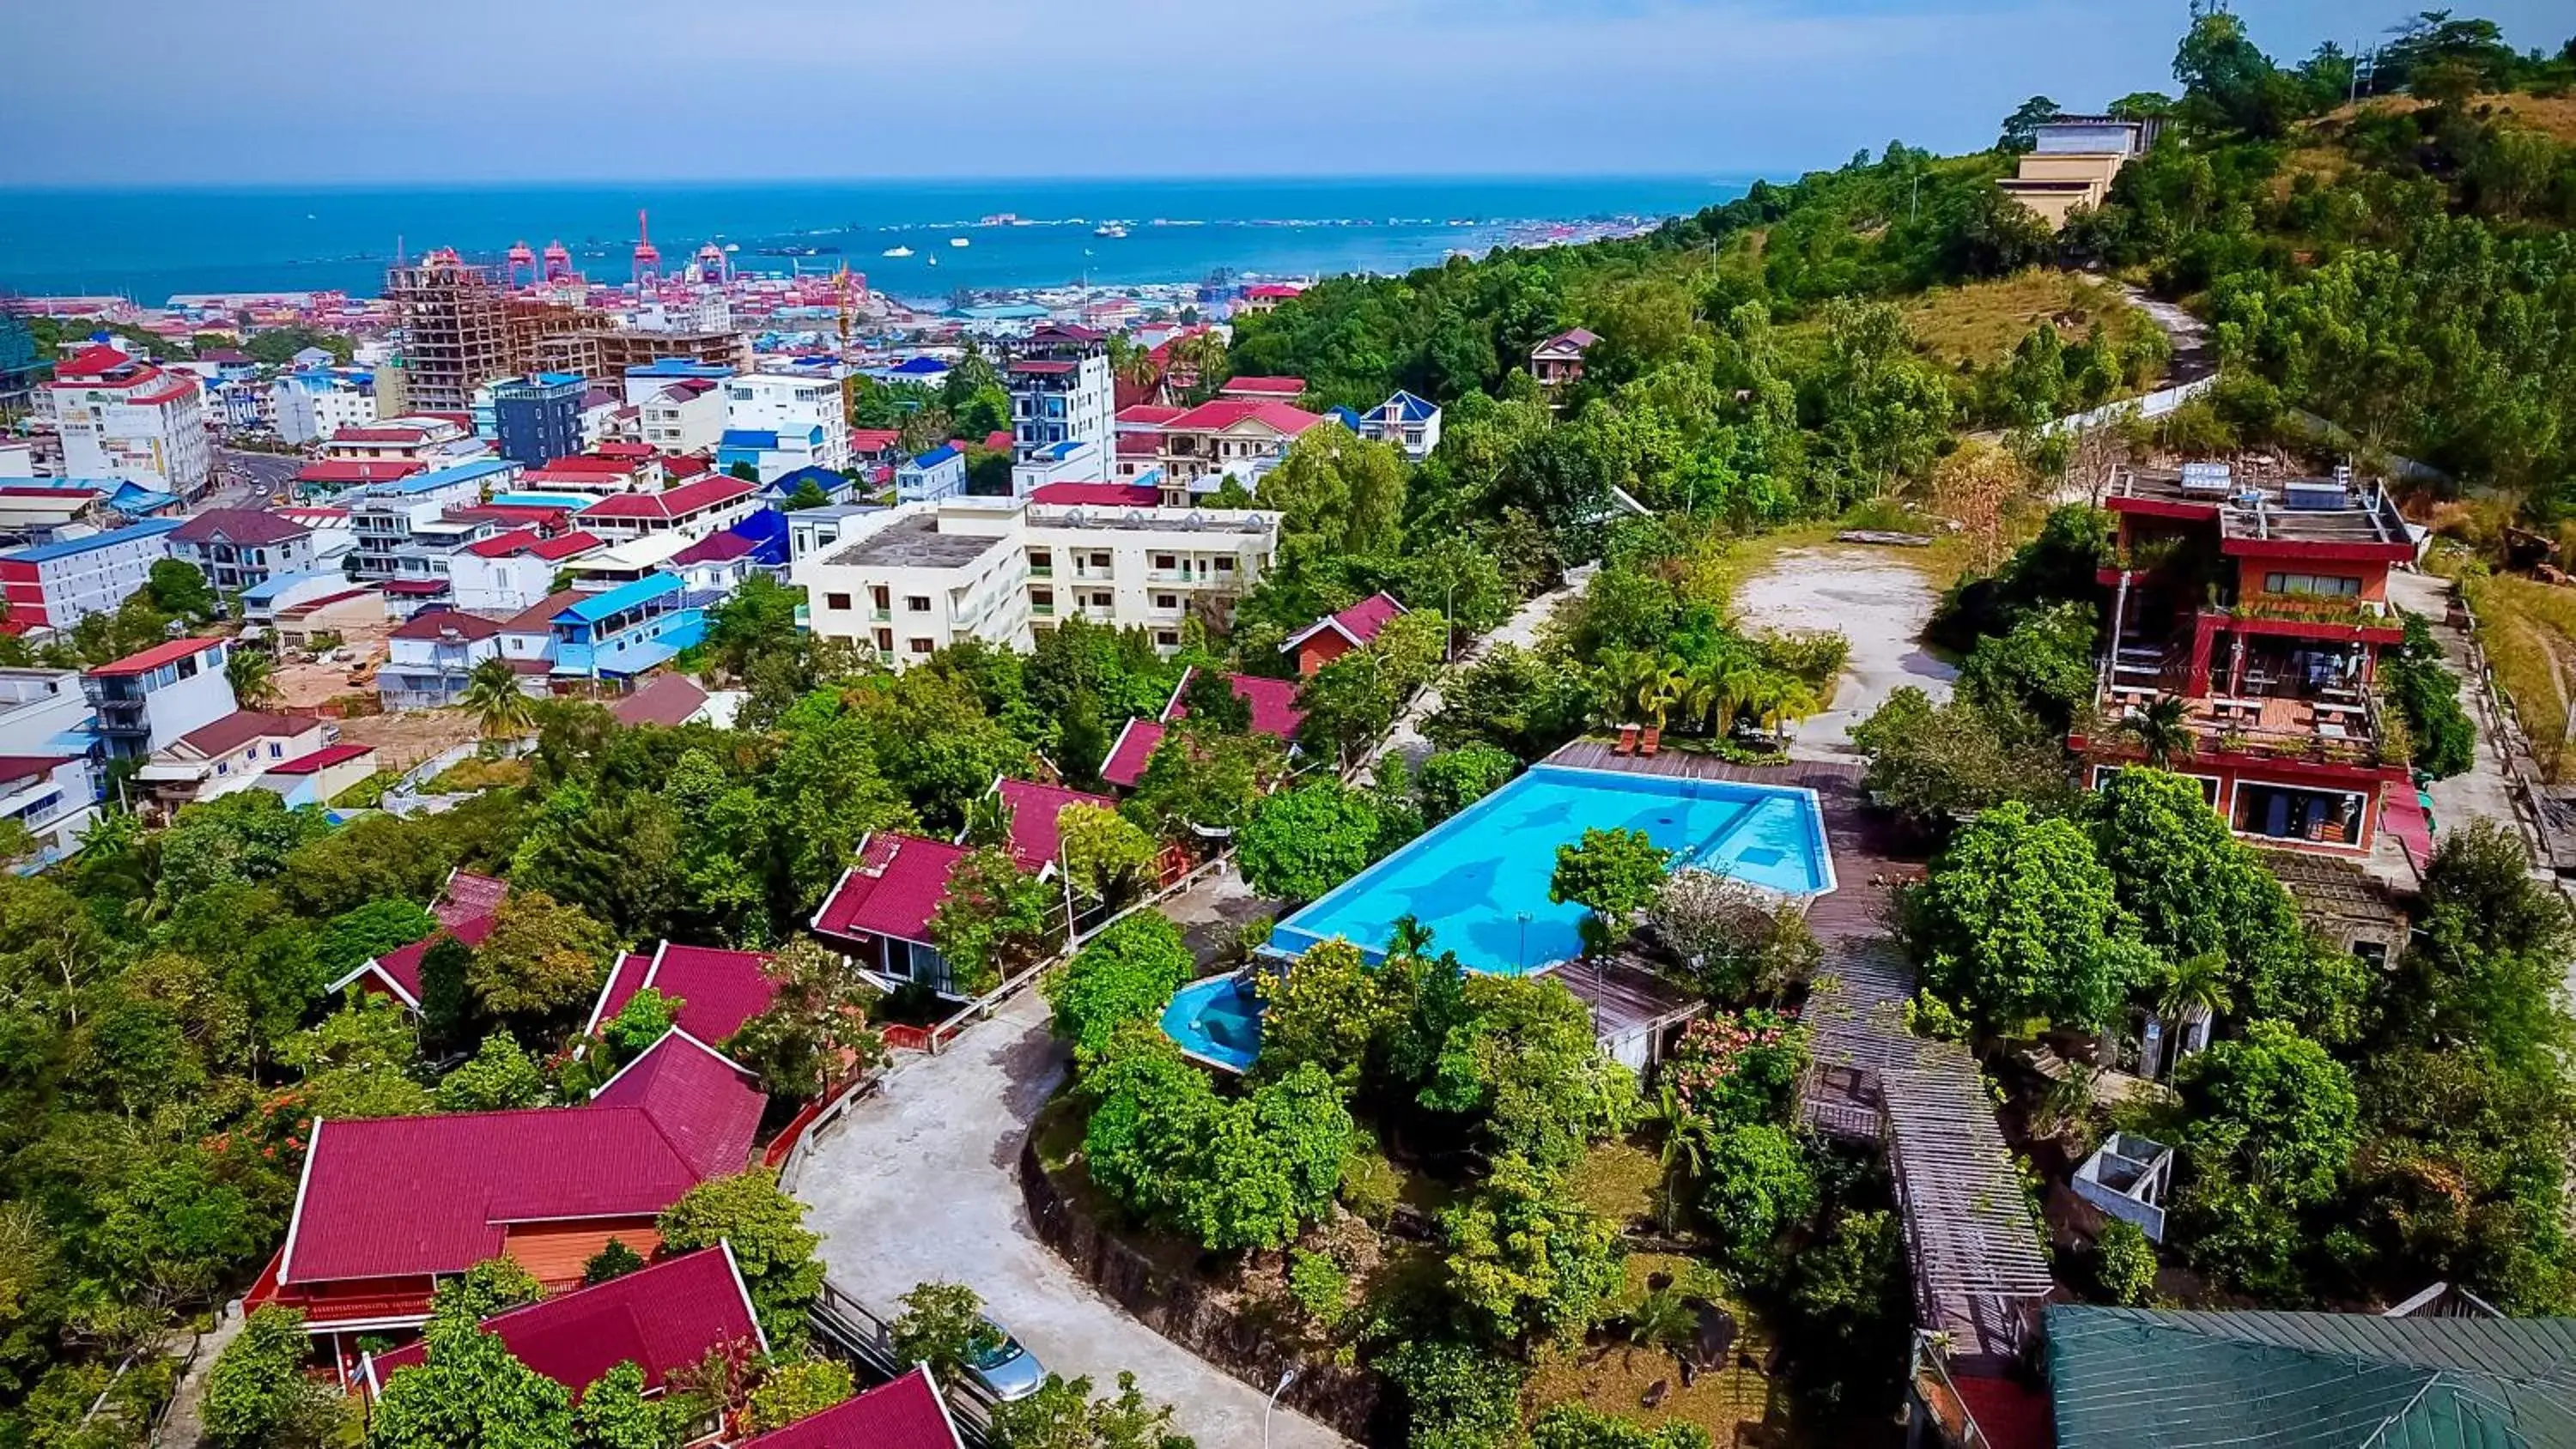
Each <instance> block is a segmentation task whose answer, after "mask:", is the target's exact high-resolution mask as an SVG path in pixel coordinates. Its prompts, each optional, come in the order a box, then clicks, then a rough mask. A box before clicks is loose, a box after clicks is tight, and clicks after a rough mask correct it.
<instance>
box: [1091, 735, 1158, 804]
mask: <svg viewBox="0 0 2576 1449" xmlns="http://www.w3.org/2000/svg"><path fill="white" fill-rule="evenodd" d="M1164 733H1165V731H1164V729H1163V727H1162V726H1161V725H1160V724H1158V723H1156V722H1155V721H1153V720H1149V719H1145V718H1142V717H1138V718H1134V719H1130V720H1128V721H1127V723H1125V724H1123V725H1120V726H1119V727H1118V738H1117V739H1116V740H1115V741H1114V742H1112V743H1111V745H1110V746H1109V757H1108V758H1107V759H1104V760H1102V761H1101V762H1100V778H1101V779H1103V780H1106V781H1108V782H1109V783H1110V784H1112V785H1115V786H1117V787H1118V788H1119V789H1121V790H1133V789H1135V788H1136V786H1137V785H1138V784H1139V783H1141V782H1142V781H1143V780H1144V778H1145V766H1146V764H1147V762H1149V761H1151V760H1152V759H1153V758H1154V750H1155V747H1157V746H1159V745H1160V744H1162V743H1163V735H1164Z"/></svg>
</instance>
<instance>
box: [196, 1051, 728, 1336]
mask: <svg viewBox="0 0 2576 1449" xmlns="http://www.w3.org/2000/svg"><path fill="white" fill-rule="evenodd" d="M767 1100H768V1099H767V1097H766V1096H765V1094H764V1093H763V1092H762V1091H761V1089H760V1087H759V1085H758V1084H757V1083H756V1082H754V1081H753V1080H752V1078H751V1076H750V1074H749V1073H747V1072H745V1071H743V1070H742V1069H741V1068H740V1067H737V1066H735V1065H734V1064H733V1063H732V1062H729V1061H727V1060H725V1059H724V1058H723V1057H722V1056H719V1055H718V1054H717V1053H716V1051H715V1049H714V1048H712V1047H709V1046H708V1045H706V1044H705V1043H704V1042H701V1041H698V1040H696V1039H695V1038H693V1037H691V1036H690V1035H689V1034H688V1033H686V1032H684V1031H678V1030H674V1031H672V1032H670V1033H669V1034H667V1035H665V1036H664V1037H663V1038H662V1039H661V1040H660V1041H657V1042H655V1043H654V1044H653V1045H652V1046H650V1047H648V1048H646V1049H645V1051H644V1053H643V1054H642V1055H641V1056H638V1057H637V1058H636V1059H635V1060H633V1061H631V1062H629V1063H627V1064H626V1067H625V1069H624V1070H622V1071H620V1072H619V1073H618V1074H617V1075H616V1076H614V1077H612V1078H610V1079H609V1081H608V1083H607V1085H605V1086H603V1087H601V1088H600V1089H599V1090H598V1091H597V1092H594V1093H592V1094H591V1098H590V1100H589V1101H588V1102H585V1103H583V1104H582V1105H580V1106H578V1107H529V1108H521V1109H518V1110H515V1111H501V1112H462V1113H453V1114H447V1115H440V1116H428V1117H383V1118H353V1119H345V1120H336V1121H335V1120H326V1119H324V1118H320V1117H316V1118H315V1119H314V1120H313V1126H312V1134H311V1136H310V1137H309V1138H308V1140H307V1145H306V1148H305V1161H304V1172H303V1177H302V1180H301V1181H300V1182H299V1183H298V1185H297V1187H296V1192H295V1207H294V1210H293V1213H292V1214H291V1216H290V1217H289V1218H288V1220H287V1228H286V1245H285V1246H284V1247H283V1248H280V1249H279V1250H278V1254H277V1257H276V1258H275V1259H273V1260H271V1262H270V1263H269V1265H268V1267H267V1268H266V1269H265V1270H263V1271H262V1272H261V1274H260V1276H259V1281H258V1282H257V1283H255V1284H253V1285H252V1287H251V1290H250V1293H249V1294H248V1296H247V1306H249V1307H251V1308H254V1309H256V1308H258V1307H261V1306H263V1305H265V1304H268V1303H278V1304H283V1305H286V1306H288V1307H294V1308H300V1309H302V1310H304V1314H305V1330H306V1332H308V1333H310V1334H312V1335H314V1336H315V1337H317V1338H328V1339H329V1340H330V1342H331V1345H332V1348H333V1351H334V1356H335V1358H336V1359H337V1361H339V1362H340V1363H343V1364H347V1363H348V1362H350V1359H349V1358H348V1356H347V1354H348V1349H349V1348H350V1347H351V1346H352V1344H353V1341H354V1339H355V1338H356V1336H357V1335H361V1334H388V1333H399V1332H403V1331H407V1330H411V1329H415V1328H418V1327H419V1326H420V1325H421V1324H423V1323H425V1322H427V1321H428V1318H429V1306H430V1296H431V1294H432V1293H433V1292H434V1291H435V1290H436V1288H437V1286H438V1284H439V1282H440V1281H441V1280H443V1279H447V1278H452V1277H455V1276H456V1275H458V1274H461V1273H463V1272H464V1271H465V1270H466V1269H468V1268H471V1267H473V1266H474V1265H475V1264H476V1263H479V1262H482V1261H484V1260H485V1259H487V1258H493V1257H507V1258H510V1259H512V1260H513V1261H515V1262H517V1263H518V1264H519V1266H521V1267H523V1268H525V1269H527V1270H528V1272H529V1273H530V1274H531V1275H533V1276H534V1277H535V1278H536V1280H537V1281H538V1282H539V1283H540V1284H542V1285H544V1286H545V1287H546V1288H547V1289H548V1290H549V1291H550V1292H560V1291H563V1290H567V1289H570V1288H573V1287H576V1286H578V1285H579V1284H580V1282H581V1276H582V1269H583V1267H584V1266H585V1265H586V1264H588V1263H589V1261H590V1260H591V1259H592V1258H594V1257H596V1256H598V1254H599V1252H600V1251H601V1249H603V1248H605V1247H606V1246H607V1245H608V1242H609V1240H610V1239H612V1238H614V1239H616V1240H618V1241H620V1242H622V1243H624V1244H626V1245H627V1246H628V1247H630V1248H632V1249H634V1250H635V1251H636V1252H638V1253H641V1254H645V1255H647V1256H649V1255H651V1254H652V1253H654V1252H656V1251H658V1250H659V1249H660V1248H661V1246H662V1240H661V1234H660V1233H659V1232H658V1231H657V1230H656V1228H655V1219H656V1218H658V1217H659V1216H660V1214H661V1212H662V1210H663V1209H665V1208H667V1207H669V1206H670V1205H671V1204H673V1203H675V1202H677V1201H679V1199H680V1198H681V1196H682V1195H683V1194H685V1193H687V1192H688V1190H689V1189H691V1188H693V1187H695V1186H697V1185H698V1184H699V1183H702V1182H705V1181H707V1180H708V1179H710V1178H714V1177H722V1176H725V1175H727V1174H730V1173H735V1172H740V1171H742V1170H743V1168H744V1167H745V1166H746V1165H747V1164H748V1163H749V1161H750V1158H751V1143H752V1135H753V1132H754V1130H755V1129H756V1128H757V1127H758V1126H759V1124H760V1114H761V1111H762V1109H763V1107H764V1106H766V1105H767Z"/></svg>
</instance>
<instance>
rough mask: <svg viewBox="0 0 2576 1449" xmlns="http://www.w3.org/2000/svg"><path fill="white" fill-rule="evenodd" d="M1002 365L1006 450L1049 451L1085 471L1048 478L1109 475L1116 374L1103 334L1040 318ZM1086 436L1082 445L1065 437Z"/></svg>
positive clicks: (1021, 459)
mask: <svg viewBox="0 0 2576 1449" xmlns="http://www.w3.org/2000/svg"><path fill="white" fill-rule="evenodd" d="M1016 352H1017V355H1016V356H1014V357H1013V358H1012V359H1011V363H1010V366H1009V367H1008V368H1007V369H1006V370H1005V372H1004V375H1003V376H1004V380H1005V381H1006V382H1007V383H1008V384H1009V387H1010V393H1011V455H1012V459H1013V461H1014V462H1018V463H1027V462H1029V461H1030V460H1031V459H1033V458H1035V457H1037V456H1038V455H1039V454H1041V453H1047V452H1050V451H1052V452H1053V453H1054V455H1055V456H1056V458H1057V459H1058V460H1059V462H1060V463H1061V462H1065V461H1070V460H1079V461H1080V463H1081V465H1082V469H1083V471H1081V472H1080V473H1079V475H1078V476H1075V475H1071V474H1068V475H1067V476H1063V477H1060V478H1057V479H1053V480H1050V481H1059V482H1082V483H1099V482H1106V481H1107V480H1108V477H1109V460H1110V457H1111V453H1112V450H1113V449H1114V447H1115V442H1114V437H1115V435H1116V432H1117V426H1118V424H1117V413H1118V397H1117V378H1116V377H1114V376H1113V375H1112V374H1111V373H1110V370H1109V350H1108V342H1107V340H1106V339H1105V338H1104V337H1103V336H1102V334H1100V333H1098V332H1094V331H1092V330H1091V329H1090V328H1088V327H1072V326H1053V325H1051V326H1045V327H1040V328H1039V329H1038V330H1037V331H1036V332H1034V333H1032V334H1030V336H1029V338H1028V340H1027V341H1025V342H1023V343H1022V344H1020V346H1019V347H1018V348H1017V349H1016ZM1068 443H1071V444H1081V443H1089V444H1091V445H1093V446H1092V448H1091V449H1090V450H1089V451H1088V452H1087V453H1086V452H1083V451H1081V450H1079V449H1068V448H1065V447H1063V446H1062V445H1064V444H1068Z"/></svg>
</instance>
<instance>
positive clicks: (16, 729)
mask: <svg viewBox="0 0 2576 1449" xmlns="http://www.w3.org/2000/svg"><path fill="white" fill-rule="evenodd" d="M95 743H96V740H95V738H94V736H93V735H92V734H91V732H90V704H89V696H88V694H87V693H85V692H84V691H83V690H82V688H81V677H80V671H78V670H75V669H0V817H6V818H8V819H11V820H15V821H17V822H18V823H19V824H21V825H24V826H26V827H27V830H28V833H29V834H32V835H34V836H35V837H36V844H37V846H38V847H39V848H40V849H42V850H44V851H45V852H47V854H48V858H51V857H52V856H59V855H64V854H68V853H70V852H71V851H72V850H73V849H74V848H75V847H77V846H78V845H79V844H80V838H81V837H82V836H83V835H85V834H87V833H88V832H89V827H90V826H91V825H92V824H93V823H95V822H96V821H97V819H98V785H97V782H96V778H95V776H94V775H93V774H92V772H91V770H90V761H89V755H90V750H91V748H92V746H93V745H94V744H95Z"/></svg>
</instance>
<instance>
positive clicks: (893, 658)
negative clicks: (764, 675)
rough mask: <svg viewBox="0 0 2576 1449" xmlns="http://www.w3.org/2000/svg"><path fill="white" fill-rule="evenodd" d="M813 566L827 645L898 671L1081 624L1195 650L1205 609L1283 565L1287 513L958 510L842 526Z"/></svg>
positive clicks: (812, 614) (818, 628) (904, 510)
mask: <svg viewBox="0 0 2576 1449" xmlns="http://www.w3.org/2000/svg"><path fill="white" fill-rule="evenodd" d="M839 522H840V525H841V532H840V535H839V539H838V541H837V542H836V543H835V544H834V545H832V546H831V547H829V548H823V549H817V550H816V551H814V552H812V553H810V554H807V555H805V556H803V557H800V558H799V559H798V560H797V561H796V563H795V564H794V565H792V567H791V575H790V576H791V578H792V580H793V581H794V582H795V583H797V584H800V585H802V586H804V588H805V590H806V610H807V620H808V625H809V627H810V628H811V629H812V630H813V631H814V633H816V634H818V635H821V636H824V637H827V638H837V639H849V640H853V641H856V642H859V643H863V644H867V645H870V646H873V647H874V648H875V649H876V651H877V652H878V653H879V654H880V655H883V656H885V657H886V658H887V659H888V660H889V661H890V662H891V663H893V664H894V665H896V666H897V667H901V666H903V665H904V664H907V663H909V662H911V661H912V660H915V659H918V658H920V657H922V656H924V655H927V654H930V653H932V652H933V651H935V650H938V649H941V648H944V647H946V646H947V645H949V644H953V643H955V642H957V641H958V640H961V639H965V638H970V637H971V638H980V639H985V640H989V641H991V642H993V643H995V644H1000V645H1003V646H1005V647H1008V648H1014V649H1027V648H1029V647H1031V645H1032V644H1033V643H1034V640H1035V631H1038V630H1044V629H1051V628H1053V627H1055V623H1056V621H1057V620H1059V619H1064V618H1070V617H1073V616H1075V615H1077V614H1079V615H1080V616H1082V617H1083V618H1086V619H1090V620H1093V621H1095V622H1099V623H1105V624H1110V625H1114V626H1117V627H1120V628H1128V627H1136V628H1143V629H1145V630H1147V631H1148V632H1149V633H1150V634H1151V635H1152V637H1153V640H1154V643H1155V645H1156V647H1158V648H1161V649H1164V650H1166V651H1169V650H1174V649H1178V648H1179V647H1180V644H1181V626H1182V623H1183V621H1184V620H1185V619H1187V618H1188V617H1189V613H1190V610H1191V608H1192V606H1193V605H1194V604H1198V603H1200V602H1201V601H1222V602H1227V603H1230V601H1231V600H1233V599H1235V598H1237V597H1240V596H1241V595H1242V594H1243V593H1244V592H1245V591H1247V590H1249V589H1250V588H1251V587H1252V586H1253V585H1254V584H1255V583H1257V582H1259V581H1260V578H1261V576H1262V574H1263V573H1264V572H1265V571H1266V570H1267V569H1268V568H1269V567H1270V561H1271V556H1272V554H1273V552H1274V551H1275V550H1276V549H1277V547H1278V542H1279V515H1278V514H1276V513H1270V512H1263V511H1259V510H1250V509H1247V510H1240V511H1228V510H1212V509H1179V508H1148V507H1115V506H1097V505H1089V504H1076V505H1058V504H1049V503H1043V502H1033V501H1026V500H1019V499H1009V498H952V499H948V500H946V501H944V502H941V503H936V504H912V505H906V506H903V507H898V508H894V509H889V510H885V511H883V512H879V513H873V514H867V515H862V516H857V517H852V518H847V519H843V520H840V521H839Z"/></svg>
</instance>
